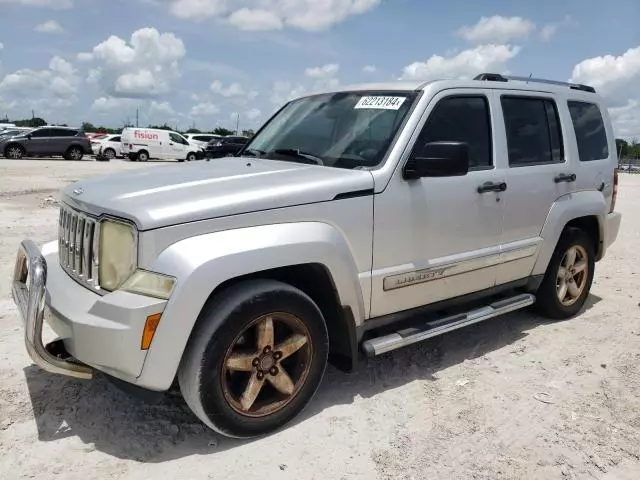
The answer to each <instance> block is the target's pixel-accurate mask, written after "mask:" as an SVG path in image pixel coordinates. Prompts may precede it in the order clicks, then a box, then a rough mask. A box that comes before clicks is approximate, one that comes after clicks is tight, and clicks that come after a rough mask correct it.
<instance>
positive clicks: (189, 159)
mask: <svg viewBox="0 0 640 480" xmlns="http://www.w3.org/2000/svg"><path fill="white" fill-rule="evenodd" d="M196 159H197V157H196V154H195V153H193V152H190V153H189V154H188V155H187V162H195V161H196Z"/></svg>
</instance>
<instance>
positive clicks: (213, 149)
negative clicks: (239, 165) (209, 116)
mask: <svg viewBox="0 0 640 480" xmlns="http://www.w3.org/2000/svg"><path fill="white" fill-rule="evenodd" d="M248 142H249V138H247V137H243V136H237V135H230V136H228V137H222V138H220V139H218V140H211V141H210V142H209V143H208V144H207V148H206V150H205V157H206V158H220V157H228V156H232V155H235V154H236V153H238V152H239V151H240V150H241V149H242V147H244V146H245V145H246V144H247V143H248Z"/></svg>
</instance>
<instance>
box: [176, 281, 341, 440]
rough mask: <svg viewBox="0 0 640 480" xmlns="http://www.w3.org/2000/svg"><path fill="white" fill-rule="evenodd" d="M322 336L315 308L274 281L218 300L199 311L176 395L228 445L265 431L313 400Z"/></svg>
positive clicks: (248, 285)
mask: <svg viewBox="0 0 640 480" xmlns="http://www.w3.org/2000/svg"><path fill="white" fill-rule="evenodd" d="M328 351H329V337H328V333H327V327H326V325H325V321H324V317H323V315H322V312H321V311H320V309H319V308H318V306H317V305H316V304H315V303H314V302H313V300H311V298H309V297H308V296H307V295H306V294H305V293H304V292H302V291H301V290H299V289H297V288H295V287H293V286H291V285H288V284H285V283H282V282H278V281H275V280H250V281H246V282H241V283H238V284H236V285H234V286H232V287H229V288H228V289H227V290H225V291H223V292H221V293H218V294H217V296H216V297H214V300H212V301H211V302H210V303H209V305H208V306H207V307H206V308H205V309H204V310H203V312H202V313H201V315H200V318H199V319H198V323H197V325H196V327H195V328H194V331H193V333H192V335H191V338H190V340H189V344H188V345H187V349H186V351H185V354H184V357H183V359H182V363H181V365H180V369H179V371H178V382H179V384H180V390H181V391H182V394H183V396H184V399H185V400H186V402H187V404H188V405H189V407H190V408H191V410H192V411H193V412H194V413H195V414H196V415H197V416H198V418H200V420H202V421H203V422H204V423H205V424H207V425H208V426H209V427H211V428H212V429H213V430H215V431H217V432H219V433H221V434H223V435H226V436H229V437H236V438H251V437H256V436H260V435H263V434H266V433H270V432H273V431H275V430H277V429H279V428H281V427H282V426H284V425H285V424H287V423H288V422H289V421H291V420H292V419H293V418H295V417H296V416H297V415H298V414H299V413H300V412H301V411H302V410H303V409H304V408H305V407H306V405H307V404H308V403H309V401H310V400H311V399H312V398H313V396H314V394H315V392H316V390H317V389H318V386H319V385H320V382H321V380H322V376H323V374H324V370H325V368H326V363H327V356H328Z"/></svg>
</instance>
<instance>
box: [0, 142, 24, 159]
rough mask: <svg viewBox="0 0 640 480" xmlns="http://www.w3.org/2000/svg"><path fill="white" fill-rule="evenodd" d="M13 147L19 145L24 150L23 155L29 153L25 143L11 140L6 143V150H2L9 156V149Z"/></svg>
mask: <svg viewBox="0 0 640 480" xmlns="http://www.w3.org/2000/svg"><path fill="white" fill-rule="evenodd" d="M11 147H18V148H20V149H21V150H22V154H23V156H24V155H25V154H26V153H27V149H26V148H25V147H24V145H21V144H20V143H18V142H10V143H7V144H6V145H5V147H4V150H3V152H2V153H3V154H4V156H5V157H6V156H7V152H8V151H9V149H10V148H11Z"/></svg>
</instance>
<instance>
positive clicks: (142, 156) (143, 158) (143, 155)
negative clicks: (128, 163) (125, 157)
mask: <svg viewBox="0 0 640 480" xmlns="http://www.w3.org/2000/svg"><path fill="white" fill-rule="evenodd" d="M136 160H137V161H138V162H148V161H149V154H148V153H147V152H146V150H140V151H139V152H138V155H137V159H136Z"/></svg>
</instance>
